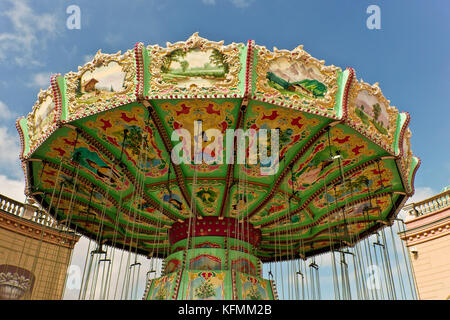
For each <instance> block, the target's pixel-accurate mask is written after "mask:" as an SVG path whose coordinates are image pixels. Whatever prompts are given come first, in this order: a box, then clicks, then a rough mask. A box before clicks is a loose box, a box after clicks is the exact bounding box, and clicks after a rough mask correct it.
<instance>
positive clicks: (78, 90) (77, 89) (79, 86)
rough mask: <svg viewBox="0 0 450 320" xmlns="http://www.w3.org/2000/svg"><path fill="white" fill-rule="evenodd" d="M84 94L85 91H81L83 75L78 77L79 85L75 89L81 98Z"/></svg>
mask: <svg viewBox="0 0 450 320" xmlns="http://www.w3.org/2000/svg"><path fill="white" fill-rule="evenodd" d="M82 95H83V92H81V77H79V78H78V79H77V87H76V89H75V97H76V98H79V97H81V96H82Z"/></svg>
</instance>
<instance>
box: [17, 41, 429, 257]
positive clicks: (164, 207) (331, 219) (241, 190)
mask: <svg viewBox="0 0 450 320" xmlns="http://www.w3.org/2000/svg"><path fill="white" fill-rule="evenodd" d="M195 120H201V121H202V125H203V128H204V129H205V130H206V129H210V128H213V129H218V130H220V132H222V133H225V131H226V130H227V129H238V128H242V129H244V130H247V129H255V130H259V129H262V128H265V129H278V130H279V131H278V132H279V135H280V138H279V147H280V153H279V169H278V170H277V171H276V172H275V173H274V174H269V175H267V174H262V170H261V167H262V165H261V163H260V162H258V163H256V164H226V163H223V164H221V163H212V164H209V165H208V164H205V163H202V164H195V163H193V162H190V163H181V164H178V165H177V164H174V163H172V162H171V161H170V159H171V157H170V155H171V152H172V150H173V149H174V147H175V145H176V144H177V143H178V142H175V141H172V140H171V137H172V133H173V132H174V131H176V130H178V129H180V128H184V129H187V130H189V131H191V132H192V131H193V126H194V121H195ZM409 121H410V116H409V114H408V113H401V112H399V111H398V110H397V109H396V108H395V107H392V106H391V105H390V101H389V100H387V99H386V98H385V97H384V96H383V94H382V92H381V90H380V88H379V87H378V84H374V85H369V84H367V83H364V82H363V81H362V80H361V81H358V80H357V79H356V75H355V71H354V70H353V69H351V68H347V69H345V70H341V69H340V68H339V67H336V66H333V65H331V66H326V65H325V64H324V61H319V60H317V59H315V58H313V57H312V56H310V55H309V54H308V53H307V52H305V51H304V50H303V48H302V46H299V47H297V48H295V49H294V50H292V51H288V50H278V49H276V48H274V49H273V51H270V50H268V49H266V48H265V47H263V46H258V45H256V44H255V43H254V42H253V41H249V42H248V43H247V44H246V45H245V44H242V43H232V44H228V45H224V44H223V41H221V42H214V41H209V40H207V39H204V38H201V37H199V36H198V34H194V35H192V36H191V37H190V38H189V39H188V40H187V41H182V42H177V43H173V44H172V43H167V45H166V47H161V46H159V45H150V46H144V45H143V44H142V43H137V44H136V45H135V47H134V49H132V50H128V51H127V52H125V53H124V54H121V52H118V53H116V54H104V53H101V52H100V51H99V52H98V53H97V54H96V55H95V57H94V59H93V60H92V61H91V62H89V63H87V64H85V65H84V66H82V67H79V68H78V72H70V73H68V74H66V75H64V76H61V75H54V76H53V77H52V78H51V86H50V87H49V88H48V89H47V90H44V91H41V92H40V93H39V95H38V100H37V102H36V103H35V105H34V107H33V110H32V112H31V113H30V114H29V115H28V116H27V117H26V118H20V119H18V120H17V128H18V131H19V133H20V137H21V145H22V149H21V153H20V158H21V160H22V165H23V169H24V171H25V177H26V194H27V195H28V196H30V197H32V198H34V199H35V200H36V201H37V202H39V203H41V204H42V206H43V207H44V208H46V209H47V210H48V211H49V212H50V213H51V214H52V215H53V216H54V217H55V218H56V219H57V220H60V221H65V222H66V223H68V224H69V225H70V226H71V227H72V228H74V229H76V230H77V231H78V232H80V233H83V234H85V235H87V236H89V237H91V238H93V239H97V240H99V241H102V242H105V243H107V244H108V243H109V244H113V245H115V246H117V247H122V246H124V245H127V246H128V245H131V246H132V247H136V248H137V250H138V251H139V252H141V253H143V254H150V253H152V252H153V253H154V252H155V251H158V252H159V255H160V256H163V255H164V254H163V252H165V251H164V250H163V249H164V248H166V247H167V246H168V245H169V242H168V232H167V231H168V229H169V228H171V225H172V224H174V223H175V222H177V221H179V222H181V221H183V220H186V219H187V218H189V217H190V216H192V214H194V215H196V216H197V217H198V218H199V219H201V218H202V217H207V216H217V217H221V218H222V217H224V218H225V217H232V218H238V219H239V220H241V221H245V222H249V223H251V224H252V225H253V226H254V227H255V228H257V229H260V230H261V235H262V238H261V242H260V244H259V247H258V248H257V255H258V256H259V257H260V258H261V259H262V260H263V261H271V260H275V259H284V258H287V257H288V255H289V254H290V253H292V252H295V253H300V254H302V255H304V256H310V255H314V254H318V253H321V252H326V251H329V250H330V248H336V247H340V246H343V245H344V246H345V245H352V244H353V243H354V242H356V241H358V239H360V238H362V237H365V236H367V235H369V234H372V233H374V232H375V231H376V230H378V229H379V228H381V227H382V226H384V225H386V224H389V223H390V222H391V221H392V219H394V218H395V217H396V215H397V213H398V211H399V209H400V208H401V206H402V205H403V203H404V202H405V201H406V199H407V198H408V197H409V196H411V195H412V194H413V193H414V187H413V181H414V175H415V172H416V170H417V168H418V167H419V162H420V161H419V159H418V158H416V157H414V156H413V155H412V152H411V145H410V136H411V132H410V130H409V129H408V128H407V126H408V123H409ZM224 148H225V147H224Z"/></svg>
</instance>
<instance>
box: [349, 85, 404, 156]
mask: <svg viewBox="0 0 450 320" xmlns="http://www.w3.org/2000/svg"><path fill="white" fill-rule="evenodd" d="M352 82H353V83H352V85H351V88H350V91H349V97H348V111H349V112H348V120H347V121H349V122H351V123H352V124H353V125H354V126H356V127H357V128H359V129H360V130H359V131H360V132H361V133H363V134H364V135H366V136H368V137H371V138H375V139H376V140H380V141H383V142H384V144H385V145H386V147H387V148H389V151H392V149H393V144H394V139H395V133H396V130H397V118H398V113H399V112H398V110H397V109H396V108H395V107H393V106H390V101H389V100H387V99H386V98H385V97H384V95H383V93H382V92H381V89H380V87H379V86H378V83H375V84H373V85H370V84H368V83H365V82H363V81H362V80H361V82H358V81H357V80H356V79H355V80H354V81H352ZM363 91H366V92H367V93H368V95H370V96H373V97H375V98H376V100H377V102H378V103H382V104H383V105H384V107H385V110H386V112H387V114H388V122H389V128H388V129H387V134H386V135H384V134H382V133H380V132H379V131H378V130H377V128H376V126H375V125H374V124H373V123H372V122H370V121H369V124H365V123H364V122H363V120H362V119H361V118H360V117H358V115H357V114H356V109H357V106H356V104H355V101H356V99H357V97H358V95H359V94H360V93H361V92H363Z"/></svg>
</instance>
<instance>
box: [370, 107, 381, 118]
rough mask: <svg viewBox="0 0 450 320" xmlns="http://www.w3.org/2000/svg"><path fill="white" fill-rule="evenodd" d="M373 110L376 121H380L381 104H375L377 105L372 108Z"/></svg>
mask: <svg viewBox="0 0 450 320" xmlns="http://www.w3.org/2000/svg"><path fill="white" fill-rule="evenodd" d="M372 110H373V115H374V117H375V120H378V117H379V116H380V113H381V107H380V104H379V103H375V104H374V105H373V106H372Z"/></svg>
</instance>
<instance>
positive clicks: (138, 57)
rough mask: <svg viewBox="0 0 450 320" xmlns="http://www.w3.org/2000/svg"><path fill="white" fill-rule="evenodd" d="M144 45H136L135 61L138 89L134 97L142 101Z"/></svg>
mask: <svg viewBox="0 0 450 320" xmlns="http://www.w3.org/2000/svg"><path fill="white" fill-rule="evenodd" d="M143 47H144V44H143V43H142V42H138V43H136V44H135V45H134V60H135V65H136V89H135V93H134V95H135V96H136V98H138V99H140V98H142V97H143V96H144V83H145V79H144V78H145V76H144V58H143V52H142V48H143Z"/></svg>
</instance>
